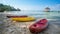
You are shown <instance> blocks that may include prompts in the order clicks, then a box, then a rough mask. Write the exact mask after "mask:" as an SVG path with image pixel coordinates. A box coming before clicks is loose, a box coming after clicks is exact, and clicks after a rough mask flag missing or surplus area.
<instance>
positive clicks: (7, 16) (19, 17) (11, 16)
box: [7, 15, 28, 18]
mask: <svg viewBox="0 0 60 34" xmlns="http://www.w3.org/2000/svg"><path fill="white" fill-rule="evenodd" d="M7 17H8V18H20V17H28V16H26V15H23V16H7Z"/></svg>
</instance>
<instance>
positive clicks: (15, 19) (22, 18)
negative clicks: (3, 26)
mask: <svg viewBox="0 0 60 34" xmlns="http://www.w3.org/2000/svg"><path fill="white" fill-rule="evenodd" d="M11 19H12V21H17V22H28V21H34V20H35V18H34V17H20V18H18V17H16V18H11Z"/></svg>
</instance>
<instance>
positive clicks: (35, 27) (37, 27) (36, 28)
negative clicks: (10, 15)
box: [29, 19, 48, 33]
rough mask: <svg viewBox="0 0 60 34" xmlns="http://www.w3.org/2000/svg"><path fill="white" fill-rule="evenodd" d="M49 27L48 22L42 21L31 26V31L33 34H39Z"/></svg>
mask: <svg viewBox="0 0 60 34" xmlns="http://www.w3.org/2000/svg"><path fill="white" fill-rule="evenodd" d="M47 26H48V23H47V20H46V19H42V20H39V21H37V22H36V23H34V24H32V25H30V26H29V30H30V32H31V33H39V32H42V31H44V30H45V29H46V28H47Z"/></svg>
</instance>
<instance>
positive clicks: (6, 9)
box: [0, 4, 20, 12]
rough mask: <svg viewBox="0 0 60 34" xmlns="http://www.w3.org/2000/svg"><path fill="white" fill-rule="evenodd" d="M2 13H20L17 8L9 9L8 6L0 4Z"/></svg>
mask: <svg viewBox="0 0 60 34" xmlns="http://www.w3.org/2000/svg"><path fill="white" fill-rule="evenodd" d="M4 11H20V9H19V8H17V9H15V8H14V7H11V6H10V5H3V4H0V12H4Z"/></svg>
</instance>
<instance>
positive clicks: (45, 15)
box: [8, 11, 60, 19]
mask: <svg viewBox="0 0 60 34" xmlns="http://www.w3.org/2000/svg"><path fill="white" fill-rule="evenodd" d="M8 14H14V15H28V16H34V17H35V18H47V19H60V12H58V11H50V12H44V11H10V12H8Z"/></svg>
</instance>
